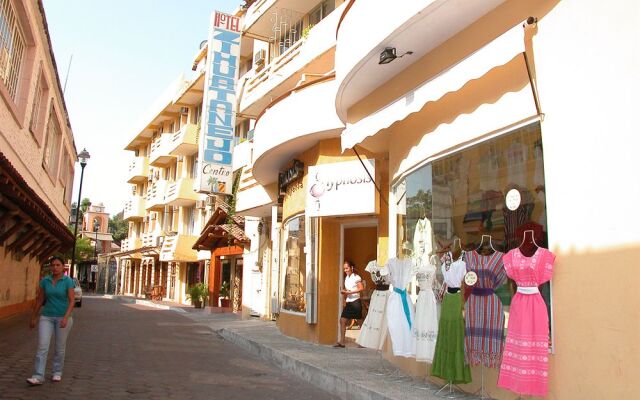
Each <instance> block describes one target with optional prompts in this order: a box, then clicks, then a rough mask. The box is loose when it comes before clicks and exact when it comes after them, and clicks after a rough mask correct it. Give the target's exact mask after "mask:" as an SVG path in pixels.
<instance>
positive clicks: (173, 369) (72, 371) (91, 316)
mask: <svg viewBox="0 0 640 400" xmlns="http://www.w3.org/2000/svg"><path fill="white" fill-rule="evenodd" d="M74 319H75V321H74V327H73V331H72V332H71V335H70V337H69V341H68V343H67V356H66V363H65V370H64V377H63V380H62V382H61V383H52V382H51V381H50V380H49V379H50V371H51V368H50V365H51V359H52V357H53V349H51V350H50V352H49V359H48V364H49V365H48V367H47V382H46V383H45V384H44V385H42V386H39V387H29V386H28V384H27V383H26V381H25V379H26V378H27V377H29V376H30V375H31V373H32V369H33V358H34V354H35V349H36V340H37V330H35V329H34V330H29V328H28V320H27V318H25V317H15V318H11V319H7V320H4V321H0V398H1V399H63V398H64V399H211V398H215V399H249V398H256V399H258V398H259V399H301V398H304V399H331V398H333V397H331V396H330V395H328V394H327V393H325V392H323V391H321V390H319V389H317V388H316V387H314V386H312V385H310V384H308V383H306V382H303V381H301V380H299V379H297V378H294V377H292V376H288V375H287V374H285V373H283V372H282V371H280V370H279V369H278V368H277V367H274V366H272V365H269V364H267V363H265V362H263V361H261V360H259V359H257V358H256V357H254V356H252V355H251V354H249V353H247V352H246V351H244V350H242V349H239V348H237V347H235V346H234V345H232V344H231V343H229V342H225V341H224V340H222V339H220V338H219V337H218V336H217V335H216V334H215V333H214V332H212V331H211V330H210V329H209V328H207V327H204V326H199V325H198V324H196V323H194V322H192V321H191V320H189V319H187V318H185V317H183V316H181V315H179V314H178V313H176V312H174V311H166V310H159V309H154V308H148V307H145V306H140V305H132V304H122V303H119V302H117V301H114V300H109V299H103V298H89V297H87V298H85V299H84V302H83V307H82V308H80V309H76V310H75V312H74Z"/></svg>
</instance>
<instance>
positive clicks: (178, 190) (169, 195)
mask: <svg viewBox="0 0 640 400" xmlns="http://www.w3.org/2000/svg"><path fill="white" fill-rule="evenodd" d="M193 184H194V180H193V179H192V178H181V179H178V180H177V181H175V182H169V183H168V184H167V191H166V192H165V196H164V202H165V204H166V205H169V206H185V205H189V204H193V203H195V202H196V200H199V199H200V195H199V194H198V193H196V192H194V190H193Z"/></svg>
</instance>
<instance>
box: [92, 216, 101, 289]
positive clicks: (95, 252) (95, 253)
mask: <svg viewBox="0 0 640 400" xmlns="http://www.w3.org/2000/svg"><path fill="white" fill-rule="evenodd" d="M93 230H94V231H95V233H96V244H95V247H94V250H93V258H95V259H96V263H95V266H96V271H95V275H93V276H92V278H93V291H94V292H97V291H98V277H99V276H100V273H99V272H98V232H100V224H99V223H98V221H97V220H96V221H94V223H93Z"/></svg>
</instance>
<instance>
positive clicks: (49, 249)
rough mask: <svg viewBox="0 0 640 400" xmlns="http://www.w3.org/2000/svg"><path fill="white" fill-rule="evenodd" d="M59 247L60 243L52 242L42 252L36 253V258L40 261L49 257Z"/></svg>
mask: <svg viewBox="0 0 640 400" xmlns="http://www.w3.org/2000/svg"><path fill="white" fill-rule="evenodd" d="M59 247H60V243H54V244H52V245H51V246H49V247H46V248H45V249H44V250H43V251H42V252H40V254H38V258H39V259H40V260H41V261H44V260H46V259H47V257H49V256H50V255H51V254H53V253H54V252H55V251H56V249H58V248H59Z"/></svg>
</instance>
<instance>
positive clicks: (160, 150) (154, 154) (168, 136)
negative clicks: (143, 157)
mask: <svg viewBox="0 0 640 400" xmlns="http://www.w3.org/2000/svg"><path fill="white" fill-rule="evenodd" d="M172 138H173V133H163V134H162V135H160V137H159V138H158V139H156V140H155V141H154V142H153V143H151V155H150V156H149V165H151V166H154V167H162V166H164V165H166V164H168V163H169V162H171V161H172V160H173V159H174V158H175V157H174V156H172V155H171V154H169V150H170V147H171V142H172Z"/></svg>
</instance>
